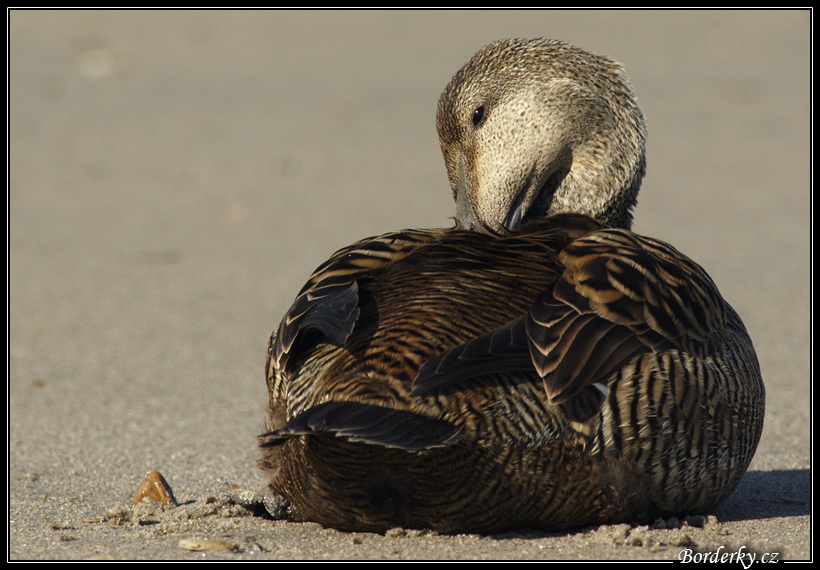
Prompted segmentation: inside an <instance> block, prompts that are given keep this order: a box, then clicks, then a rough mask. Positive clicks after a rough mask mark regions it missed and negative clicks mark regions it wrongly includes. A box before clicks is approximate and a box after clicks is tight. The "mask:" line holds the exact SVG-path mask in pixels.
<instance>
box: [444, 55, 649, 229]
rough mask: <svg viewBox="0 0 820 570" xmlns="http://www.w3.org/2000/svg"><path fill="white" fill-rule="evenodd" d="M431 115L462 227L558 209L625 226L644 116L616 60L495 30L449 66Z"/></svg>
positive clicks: (640, 171)
mask: <svg viewBox="0 0 820 570" xmlns="http://www.w3.org/2000/svg"><path fill="white" fill-rule="evenodd" d="M436 124H437V128H438V134H439V140H440V142H441V147H442V151H443V154H444V160H445V164H446V166H447V174H448V176H449V178H450V184H451V186H452V189H453V197H454V198H455V200H456V204H457V213H456V221H457V223H458V225H459V226H460V227H464V228H477V227H478V226H480V225H486V226H489V227H496V228H497V227H499V226H505V227H507V228H510V229H511V228H513V227H515V226H516V225H518V224H519V223H521V222H522V221H525V220H530V219H536V218H540V217H543V216H545V215H550V214H556V213H561V212H580V213H585V214H589V215H592V216H593V217H595V218H596V219H598V220H599V221H601V222H602V223H604V224H606V225H608V226H613V227H622V228H629V227H630V226H631V221H632V216H631V209H632V207H633V206H634V205H635V203H636V198H637V194H638V190H639V188H640V184H641V180H642V178H643V175H644V172H645V156H644V148H645V142H646V126H645V123H644V119H643V115H642V114H641V111H640V109H639V108H638V105H637V103H636V100H635V96H634V93H633V91H632V87H631V86H630V84H629V80H628V79H627V77H626V76H625V75H624V72H623V68H622V66H621V65H620V64H619V63H617V62H615V61H613V60H611V59H608V58H606V57H601V56H597V55H593V54H590V53H588V52H585V51H583V50H581V49H578V48H575V47H573V46H571V45H569V44H566V43H563V42H559V41H555V40H547V39H533V40H523V39H508V40H500V41H497V42H494V43H492V44H490V45H488V46H486V47H484V48H483V49H481V50H480V51H479V52H478V53H476V54H475V55H474V56H473V57H472V59H470V61H469V62H468V63H467V64H466V65H464V67H462V68H461V69H460V70H459V71H458V72H457V73H456V74H455V76H454V77H453V78H452V80H451V81H450V83H449V84H448V85H447V87H446V88H445V90H444V92H443V93H442V95H441V98H440V100H439V104H438V113H437V118H436Z"/></svg>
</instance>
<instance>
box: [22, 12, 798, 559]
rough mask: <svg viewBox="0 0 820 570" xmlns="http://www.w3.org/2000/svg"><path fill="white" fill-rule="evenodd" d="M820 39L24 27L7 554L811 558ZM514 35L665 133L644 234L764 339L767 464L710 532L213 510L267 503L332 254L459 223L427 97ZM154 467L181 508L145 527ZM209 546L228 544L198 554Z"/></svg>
mask: <svg viewBox="0 0 820 570" xmlns="http://www.w3.org/2000/svg"><path fill="white" fill-rule="evenodd" d="M810 24H811V14H810V13H809V12H807V11H785V12H741V11H729V12H712V11H709V12H668V11H663V12H652V11H639V12H596V11H589V12H588V11H582V12H546V11H545V12H517V11H516V12H491V13H488V12H335V13H327V12H307V13H303V12H250V13H248V12H190V11H183V12H131V11H126V12H105V11H93V12H84V11H69V12H32V11H19V10H14V11H11V12H10V14H9V30H10V60H9V67H10V73H9V81H10V85H9V91H10V136H9V139H10V151H9V161H10V172H9V197H8V201H9V333H10V336H9V339H10V340H9V383H8V395H9V400H8V402H9V406H8V414H9V421H8V428H9V434H8V443H9V456H8V457H9V459H8V466H9V551H8V552H9V554H8V556H9V557H10V558H11V559H74V558H102V559H108V558H112V559H114V558H127V559H149V558H162V559H203V558H204V559H228V560H234V559H262V558H331V559H418V558H421V559H465V558H482V559H505V560H506V559H555V558H557V559H584V558H590V559H642V558H666V559H675V558H677V557H678V556H679V553H680V552H681V551H682V550H686V549H689V550H691V551H692V552H693V553H694V552H701V553H702V552H716V551H717V552H719V553H720V554H723V553H732V552H737V551H738V550H739V549H741V548H744V549H745V550H744V551H743V552H750V551H753V552H755V553H757V554H758V555H759V556H760V555H763V554H765V553H778V555H779V558H780V559H784V558H788V559H808V558H809V557H810V556H811V546H810V504H811V502H810V479H811V475H810V410H811V401H810V383H809V382H810V348H809V334H810V289H809V285H810V261H811V257H810V227H811V223H810V222H811V214H810V192H809V189H810V144H809V143H810V101H811V99H810ZM509 36H526V37H530V36H547V37H553V38H558V39H563V40H566V41H569V42H571V43H574V44H577V45H579V46H581V47H583V48H586V49H588V50H591V51H594V52H598V53H603V54H608V55H611V56H612V57H615V58H617V59H619V60H621V61H622V62H624V63H625V65H626V68H627V72H628V73H629V75H630V77H631V78H632V81H633V84H634V86H635V89H636V91H637V93H638V96H639V99H640V102H641V104H642V107H643V109H644V111H645V113H646V115H647V118H648V121H649V129H650V142H649V149H648V163H649V170H648V176H647V178H646V181H645V183H644V186H643V191H642V194H641V197H640V200H639V205H638V208H637V210H636V213H635V218H636V223H635V229H636V230H637V231H639V232H641V233H646V234H650V235H653V236H655V237H658V238H661V239H664V240H667V241H669V242H671V243H673V244H674V245H675V246H676V247H678V248H679V249H680V250H682V251H683V252H685V253H687V254H689V255H690V256H692V257H693V258H694V259H695V260H697V261H698V262H700V263H701V264H702V265H703V266H704V267H705V268H706V269H707V270H708V271H709V272H710V273H711V275H712V277H713V278H714V280H715V281H716V283H717V284H718V286H719V287H720V289H721V291H722V292H723V294H724V296H725V297H726V298H727V299H728V300H729V301H730V302H731V303H732V304H733V306H734V307H735V308H736V309H737V311H738V312H739V313H740V315H741V316H742V317H743V319H744V321H745V322H746V325H747V328H748V329H749V331H750V333H751V335H752V338H753V339H754V342H755V345H756V348H757V352H758V356H759V358H760V364H761V368H762V371H763V376H764V380H765V382H766V386H767V394H768V401H767V416H766V426H765V429H764V433H763V438H762V441H761V443H760V447H759V449H758V453H757V456H756V458H755V460H754V462H753V463H752V466H751V469H750V472H749V473H748V474H747V475H746V477H745V478H744V480H743V481H742V483H741V485H740V487H739V489H738V490H737V491H736V492H735V493H734V495H732V497H730V499H729V500H728V501H727V502H726V503H725V504H724V505H722V506H721V507H720V508H718V509H717V510H716V511H715V513H714V517H716V518H708V519H698V520H690V521H688V523H686V522H681V521H678V522H675V521H670V522H669V524H668V526H671V527H672V528H669V529H661V528H656V529H651V528H647V527H637V528H633V527H630V526H629V525H615V526H607V527H601V528H598V529H582V530H579V531H574V532H567V533H559V534H547V533H542V532H530V531H522V532H516V533H507V534H503V535H499V536H490V537H481V536H475V535H464V536H453V537H446V536H438V535H436V534H430V533H418V532H399V531H396V532H391V533H388V534H387V535H385V536H382V535H372V534H348V533H341V532H337V531H333V530H327V529H322V528H320V527H319V526H317V525H314V524H293V523H288V522H284V521H270V520H266V519H263V518H260V517H252V516H241V515H243V514H244V513H245V511H243V510H242V509H241V508H239V507H236V506H235V505H231V504H230V503H226V502H225V500H224V498H223V497H222V493H223V491H224V490H225V489H226V488H227V487H228V486H229V485H238V486H239V487H241V488H243V489H250V490H256V489H260V488H261V487H262V486H263V484H264V481H263V478H262V476H261V473H259V472H258V471H257V469H256V468H255V460H256V455H257V453H256V450H255V436H256V435H257V433H259V430H260V426H261V422H262V419H263V417H264V407H265V398H266V393H265V387H264V375H263V364H264V358H265V346H266V343H267V338H268V335H269V334H270V332H271V330H272V329H273V328H274V327H275V325H276V324H277V322H278V320H279V318H280V317H281V315H282V314H283V312H284V311H285V309H286V308H287V307H288V305H289V303H290V302H291V300H292V299H293V297H294V296H295V294H296V292H297V290H298V289H299V288H300V287H301V285H302V284H303V282H304V280H305V279H306V277H307V276H308V275H309V273H310V272H311V270H312V269H313V268H315V267H316V266H317V265H318V264H319V263H320V262H322V261H323V260H324V259H325V258H326V257H327V256H328V255H329V254H330V253H332V252H333V251H335V250H336V249H337V248H339V247H341V246H344V245H346V244H348V243H350V242H352V241H354V240H356V239H359V238H362V237H365V236H368V235H372V234H375V233H379V232H384V231H389V230H395V229H400V228H405V227H441V226H448V225H450V223H451V221H450V219H449V217H450V216H452V214H453V212H454V207H453V204H452V202H451V197H450V195H449V187H448V184H447V180H446V176H445V172H444V167H443V163H442V160H441V156H440V151H439V148H438V141H437V139H436V134H435V129H434V114H435V106H436V102H437V99H438V95H439V93H440V91H441V89H442V88H443V87H444V85H445V84H446V83H447V81H448V80H449V78H450V77H451V75H452V74H453V73H454V72H455V71H456V70H457V69H458V68H459V67H460V66H461V65H462V64H463V63H464V62H466V61H467V59H468V58H469V57H470V55H472V53H473V52H475V51H476V50H477V49H478V48H479V47H481V46H482V45H484V44H486V43H488V42H490V41H492V40H494V39H497V38H500V37H509ZM153 469H156V470H159V471H160V472H162V473H163V475H165V477H166V478H167V479H168V481H169V483H170V484H171V485H172V486H173V488H174V491H175V493H176V495H177V498H178V499H179V500H180V501H182V502H183V503H187V504H185V505H183V506H182V507H178V508H176V509H173V508H169V509H166V512H159V511H157V510H156V509H155V510H154V511H152V510H151V507H150V506H149V505H145V506H142V507H140V510H138V511H137V512H136V513H135V512H132V509H130V507H128V506H127V505H128V503H130V501H131V498H132V497H133V493H134V491H135V490H136V488H137V485H138V484H139V482H140V480H141V479H142V477H143V475H144V474H145V472H146V471H149V470H153ZM209 496H210V497H213V498H212V499H207V497H209ZM203 540H211V541H223V542H217V544H218V545H221V546H223V547H225V546H235V547H236V548H235V549H232V550H205V551H194V550H188V549H186V548H184V547H185V546H188V547H190V546H191V544H192V542H191V541H203ZM185 541H188V542H185ZM210 544H212V545H213V543H210ZM206 546H207V543H206Z"/></svg>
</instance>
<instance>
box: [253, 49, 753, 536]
mask: <svg viewBox="0 0 820 570" xmlns="http://www.w3.org/2000/svg"><path fill="white" fill-rule="evenodd" d="M479 107H480V108H481V113H480V114H479V115H478V116H479V117H480V120H474V119H475V117H476V114H475V113H474V111H475V110H476V109H478V108H479ZM522 113H523V114H522ZM522 116H526V117H527V119H526V121H524V122H522V119H521V117H522ZM437 121H438V130H439V137H440V140H441V144H442V149H443V152H444V157H445V163H446V165H447V170H448V175H449V177H450V181H451V184H452V187H453V194H454V198H455V201H456V204H457V215H456V221H457V227H455V228H451V229H435V230H404V231H398V232H393V233H388V234H384V235H381V236H376V237H371V238H368V239H365V240H362V241H360V242H357V243H355V244H353V245H351V246H349V247H346V248H344V249H341V250H339V251H338V252H337V253H335V254H334V255H333V256H331V257H330V259H329V260H328V261H327V262H325V263H324V264H322V265H321V266H320V267H319V268H318V269H317V270H316V271H315V272H314V273H313V275H312V276H311V277H310V279H309V280H308V282H307V284H306V285H305V286H304V287H303V288H302V290H301V291H300V292H299V295H298V296H297V298H296V300H295V301H294V303H293V305H292V306H291V307H290V309H289V310H288V311H287V312H286V314H285V316H284V317H283V319H282V321H281V323H280V325H279V327H277V329H276V330H275V331H274V333H273V335H272V336H271V339H270V343H269V348H268V361H267V368H266V374H267V382H268V394H269V407H270V417H269V422H268V427H269V430H268V432H267V433H265V434H264V435H262V436H261V437H260V444H261V447H262V450H263V457H262V460H261V461H260V465H261V466H262V467H263V468H264V469H266V470H267V471H268V472H269V474H270V486H271V488H272V489H273V490H274V491H275V492H277V493H280V494H282V495H284V496H285V497H286V498H287V499H289V500H290V502H291V503H292V509H293V511H292V512H293V516H294V518H295V519H296V520H312V521H316V522H319V523H321V524H324V525H327V526H332V527H336V528H340V529H349V530H370V531H383V530H386V529H388V528H391V527H395V526H405V527H418V528H422V527H427V528H433V529H435V530H438V531H441V532H491V531H497V530H502V529H506V528H511V527H526V526H528V527H540V528H548V529H562V528H568V527H573V526H579V525H585V524H600V523H608V522H610V523H611V522H621V521H633V520H634V521H646V520H648V519H651V518H653V517H658V516H664V515H673V514H674V515H684V514H693V513H703V512H707V511H708V510H710V509H711V508H713V507H714V506H716V505H717V504H718V503H720V502H721V501H722V500H723V499H724V498H725V497H727V496H728V495H729V494H730V493H731V492H732V491H733V490H734V488H735V487H736V485H737V484H738V482H739V481H740V478H741V477H742V475H743V473H744V472H745V470H746V468H747V467H748V465H749V462H750V461H751V459H752V456H753V455H754V452H755V449H756V446H757V442H758V440H759V438H760V433H761V430H762V426H763V414H764V400H765V392H764V388H763V383H762V380H761V377H760V370H759V367H758V363H757V358H756V356H755V352H754V348H753V346H752V342H751V340H750V338H749V335H748V333H747V332H746V330H745V328H744V326H743V323H742V321H741V320H740V318H739V317H738V315H737V314H736V313H735V311H734V310H733V309H732V308H731V306H729V304H728V303H726V302H725V301H724V300H723V298H722V297H721V295H720V293H719V292H718V289H717V287H716V286H715V284H714V283H713V281H712V280H711V279H710V278H709V276H708V275H707V274H706V272H704V270H703V269H702V268H701V267H700V266H698V265H697V264H696V263H694V262H693V261H692V260H690V259H689V258H687V257H686V256H685V255H683V254H681V253H680V252H679V251H677V250H676V249H675V248H673V247H672V246H670V245H668V244H665V243H663V242H660V241H658V240H654V239H651V238H648V237H644V236H640V235H637V234H634V233H632V232H631V231H629V227H630V222H631V213H630V211H631V208H632V206H633V205H634V203H635V196H636V194H637V190H638V187H639V185H640V181H641V178H642V176H643V172H644V163H645V161H644V140H645V127H644V123H643V117H642V115H641V114H640V110H639V109H638V108H637V105H636V104H635V101H634V96H633V95H632V91H631V87H630V86H629V84H628V81H627V80H626V78H625V76H624V75H623V73H622V70H621V68H620V66H619V65H618V64H616V63H614V62H612V61H611V60H608V59H606V58H601V57H598V56H593V55H591V54H588V53H586V52H583V51H581V50H579V49H577V48H573V47H571V46H568V45H566V44H563V43H560V42H554V41H550V40H505V41H501V42H496V43H494V44H491V45H490V46H488V47H486V48H484V49H483V50H481V51H480V52H479V53H478V54H477V55H476V56H475V57H474V58H473V59H472V60H471V61H470V62H469V63H468V64H467V65H466V66H465V67H464V68H462V70H460V71H459V72H458V73H457V74H456V76H455V77H454V78H453V80H452V81H451V83H450V85H448V87H447V89H445V91H444V94H443V95H442V98H441V101H440V102H439V111H438V118H437ZM513 130H514V131H515V132H516V133H517V138H515V139H512V138H511V137H510V134H509V133H511V132H512V131H513ZM504 141H506V142H504Z"/></svg>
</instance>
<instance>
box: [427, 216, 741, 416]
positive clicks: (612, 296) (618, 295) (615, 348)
mask: <svg viewBox="0 0 820 570" xmlns="http://www.w3.org/2000/svg"><path fill="white" fill-rule="evenodd" d="M559 259H560V261H561V264H562V265H563V267H564V268H563V274H562V276H561V278H560V279H559V280H558V281H557V282H556V284H555V286H554V288H553V289H552V290H551V291H547V292H545V293H544V294H543V295H541V297H540V298H539V299H537V300H536V302H535V303H534V304H533V306H532V308H531V309H530V311H529V312H528V314H527V315H526V316H524V317H521V318H519V319H516V320H515V321H512V322H511V323H509V324H507V325H505V326H503V327H501V328H499V329H497V330H496V331H493V332H490V333H488V334H486V335H483V336H480V337H478V338H476V339H473V340H471V341H469V342H467V343H465V344H463V345H461V346H459V347H456V348H454V349H452V350H450V351H447V352H445V353H442V354H440V355H437V356H436V357H434V358H432V359H430V361H428V362H427V363H426V364H425V365H424V366H423V367H422V368H421V370H420V372H419V375H418V376H417V378H416V379H415V381H414V394H416V395H421V394H426V393H429V392H432V391H435V390H440V389H442V388H444V387H446V386H451V385H453V384H457V383H459V382H462V381H464V380H467V379H469V378H472V377H475V376H478V375H480V374H485V373H489V372H503V371H512V370H528V369H529V370H535V371H537V372H538V374H539V375H540V376H541V377H542V379H543V381H544V388H545V390H546V392H547V395H548V397H549V399H550V402H551V403H553V404H560V403H562V402H566V401H567V400H568V399H570V398H572V397H573V396H575V395H576V394H578V393H579V392H581V391H582V390H584V389H585V388H586V387H588V386H590V385H600V386H601V387H603V384H602V383H603V382H605V381H606V380H607V379H608V378H610V377H611V375H612V374H613V373H614V372H615V371H617V370H618V369H620V368H621V367H623V366H624V365H625V364H627V363H628V362H629V361H630V360H632V359H634V358H635V357H636V356H637V355H639V354H641V353H644V352H649V351H661V350H667V349H671V348H679V349H682V350H686V351H689V352H692V353H694V354H705V353H706V352H708V351H709V350H711V347H710V346H709V344H710V340H711V339H712V338H713V336H714V334H715V333H716V332H719V331H722V329H723V326H724V324H725V315H724V305H723V301H722V299H721V297H720V295H719V293H718V292H717V289H716V287H715V286H714V283H712V281H711V279H709V277H708V275H706V273H705V272H704V271H703V270H702V269H701V268H700V267H699V266H698V265H696V264H695V263H694V262H692V261H691V260H689V259H688V258H686V257H685V256H683V255H681V254H680V253H679V252H678V251H677V250H675V249H674V248H672V247H671V246H669V245H667V244H664V243H662V242H658V241H656V240H651V239H648V238H644V237H641V236H638V235H636V234H632V233H631V232H627V231H623V230H601V231H594V232H590V233H588V234H586V235H585V236H583V237H580V238H578V239H575V240H574V241H572V242H571V243H570V244H568V245H567V246H566V247H565V248H564V249H563V250H562V251H561V252H560V254H559Z"/></svg>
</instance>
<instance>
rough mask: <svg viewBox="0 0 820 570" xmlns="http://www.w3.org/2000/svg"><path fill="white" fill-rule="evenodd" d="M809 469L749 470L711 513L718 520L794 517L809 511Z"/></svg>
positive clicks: (806, 513)
mask: <svg viewBox="0 0 820 570" xmlns="http://www.w3.org/2000/svg"><path fill="white" fill-rule="evenodd" d="M810 505H811V470H810V469H782V470H773V471H749V472H747V473H746V475H744V476H743V479H742V480H741V481H740V485H738V486H737V489H735V492H734V493H732V494H731V495H730V496H729V498H728V499H726V501H724V502H723V504H721V505H720V506H719V507H718V508H716V509H715V510H714V513H713V514H714V515H715V516H716V517H717V518H718V520H720V521H740V520H760V519H770V518H777V517H798V516H803V515H808V514H810V512H811V509H810Z"/></svg>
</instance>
